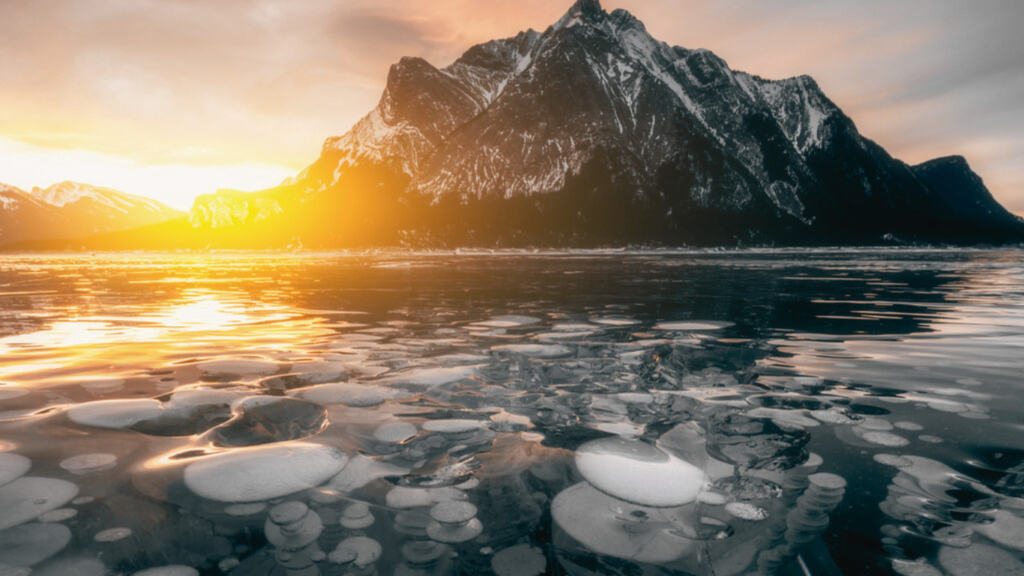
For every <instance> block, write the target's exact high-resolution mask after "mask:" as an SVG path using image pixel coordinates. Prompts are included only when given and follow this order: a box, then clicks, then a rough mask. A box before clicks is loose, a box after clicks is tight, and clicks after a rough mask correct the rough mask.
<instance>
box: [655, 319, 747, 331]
mask: <svg viewBox="0 0 1024 576" xmlns="http://www.w3.org/2000/svg"><path fill="white" fill-rule="evenodd" d="M735 325H736V323H735V322H719V321H714V320H707V321H680V322H662V323H661V324H658V325H656V326H655V327H654V329H655V330H673V331H679V332H704V331H708V330H721V329H723V328H729V327H730V326H735Z"/></svg>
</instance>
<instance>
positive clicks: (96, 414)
mask: <svg viewBox="0 0 1024 576" xmlns="http://www.w3.org/2000/svg"><path fill="white" fill-rule="evenodd" d="M163 410H164V409H163V406H162V405H161V404H160V402H157V401H156V400H148V399H146V400H144V399H134V400H99V401H97V402H86V403H84V404H78V405H77V406H73V407H71V408H70V409H69V410H68V412H67V414H68V419H69V420H71V421H72V422H74V423H75V424H81V425H82V426H92V427H94V428H106V429H108V430H117V429H120V428H128V427H129V426H133V425H135V424H138V423H139V422H142V421H144V420H152V419H154V418H157V417H159V416H160V415H161V414H163Z"/></svg>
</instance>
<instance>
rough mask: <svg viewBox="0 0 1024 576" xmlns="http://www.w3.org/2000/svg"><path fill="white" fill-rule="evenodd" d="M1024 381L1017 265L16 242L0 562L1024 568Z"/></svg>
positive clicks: (908, 253)
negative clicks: (284, 557)
mask: <svg viewBox="0 0 1024 576" xmlns="http://www.w3.org/2000/svg"><path fill="white" fill-rule="evenodd" d="M1022 377H1024V253H1022V252H1020V251H924V250H895V251H834V252H829V251H746V252H721V253H704V252H697V253H658V252H646V253H630V252H612V253H594V252H588V253H547V254H545V253H537V254H523V253H501V254H491V253H479V254H393V253H380V254H244V253H225V254H203V255H191V254H188V255H184V254H127V255H103V254H101V255H83V256H62V255H56V256H55V255H46V256H36V255H14V256H4V257H3V258H2V259H0V383H2V385H0V528H3V529H4V530H3V531H0V573H3V572H2V571H3V569H4V568H3V564H7V565H9V566H32V567H33V571H32V574H43V575H46V574H62V573H70V572H69V570H71V569H73V570H77V571H78V572H79V573H82V574H104V573H110V574H116V573H126V574H131V573H135V572H138V571H141V570H144V569H147V568H153V567H159V566H170V565H176V566H190V567H192V568H194V569H195V570H196V571H198V572H199V573H203V574H222V573H229V572H232V571H233V573H235V574H239V575H241V574H261V573H280V574H284V573H285V572H283V571H282V569H280V568H275V566H276V561H275V559H274V556H273V554H274V550H275V549H279V548H281V547H282V545H280V544H279V545H278V546H276V547H275V546H274V543H270V544H268V542H267V540H268V538H270V539H271V540H274V538H275V536H274V534H272V532H273V531H274V530H277V531H278V532H277V534H278V536H277V537H279V533H280V529H279V528H276V527H275V526H276V525H274V526H272V524H273V522H271V523H270V524H268V522H270V520H268V518H269V517H270V514H269V511H270V510H272V509H275V507H280V506H282V505H292V506H293V508H294V510H299V513H301V512H302V510H305V509H306V508H308V509H309V510H311V512H310V513H315V514H316V515H317V516H318V518H319V519H320V523H322V524H323V525H324V529H323V530H322V532H321V534H320V535H319V536H318V537H315V540H316V544H315V546H318V547H319V549H321V550H322V551H323V553H324V554H328V553H330V552H332V551H336V548H338V547H339V546H340V547H341V548H342V549H344V550H341V551H340V552H338V553H337V554H335V555H334V556H332V557H327V558H322V559H321V558H319V556H316V555H313V556H315V559H314V560H310V562H312V563H314V564H315V565H316V566H317V567H318V568H319V569H320V571H321V572H323V573H326V574H331V573H337V574H343V573H346V571H348V572H349V573H369V572H368V571H369V570H370V569H371V567H374V568H376V569H377V570H378V571H379V573H381V574H392V573H396V574H412V573H430V571H433V573H443V572H451V573H472V574H476V573H479V574H490V573H499V574H513V573H516V574H526V573H535V572H536V570H540V571H549V572H556V571H558V572H563V573H569V574H588V573H598V574H602V573H622V574H638V573H641V572H640V571H641V570H644V571H646V572H645V573H651V574H658V573H666V574H668V573H676V574H678V573H683V574H686V573H689V574H712V573H713V574H718V575H722V574H754V573H758V570H760V571H761V573H773V572H774V571H776V568H777V566H776V564H778V566H782V568H778V570H781V572H779V573H783V572H785V570H792V569H795V568H794V566H798V565H799V563H800V562H803V563H804V564H806V565H807V566H808V569H810V570H811V571H812V572H817V573H821V574H825V573H829V572H828V570H830V569H832V568H835V566H838V568H839V569H840V570H841V571H842V573H843V574H848V575H874V574H894V573H900V574H943V573H947V574H953V575H957V576H959V575H961V574H982V573H985V574H993V573H1005V574H1022V573H1024V563H1022V561H1021V558H1022V550H1024V520H1022V517H1024V433H1022V429H1021V428H1022V424H1024V397H1022V395H1021V385H1022ZM125 400H131V401H130V402H126V401H125ZM688 474H689V475H688ZM808 476H810V477H811V478H812V479H814V482H809V481H808V480H807V478H808ZM837 476H838V477H840V478H841V479H842V480H845V486H842V485H841V483H840V484H835V485H833V484H830V483H834V482H835V481H837V480H838V479H837V478H836V477H837ZM815 482H817V484H814V483H815ZM687 483H690V484H687ZM809 483H810V484H814V486H812V487H811V488H807V486H808V484H809ZM691 484H692V486H693V487H694V488H693V490H692V491H690V490H689V488H688V486H690V485H691ZM816 489H817V490H823V491H824V492H821V493H818V495H817V496H815V495H814V494H811V493H810V492H813V491H814V490H816ZM821 494H825V496H822V495H821ZM829 494H831V495H838V496H836V500H837V501H838V499H839V498H840V497H841V502H838V504H835V503H831V504H829V503H828V502H825V503H824V504H822V503H820V502H818V504H815V502H817V501H814V502H812V500H814V498H818V499H819V500H820V499H822V498H824V500H828V499H829V498H831V496H829ZM802 496H806V497H805V498H804V499H803V500H800V499H799V498H800V497H802ZM464 502H468V503H470V504H472V506H470V507H465V506H462V505H461V504H456V505H453V503H464ZM295 503H301V505H299V504H295ZM363 505H365V506H363ZM439 505H440V507H438V506H439ZM815 505H818V508H817V510H819V511H823V512H821V515H820V516H821V517H822V518H824V517H825V516H828V517H829V518H828V519H829V523H828V525H827V527H825V525H824V524H821V525H820V526H812V524H815V523H817V522H818V516H816V514H817V512H815V511H814V510H812V508H814V506H815ZM833 508H834V510H833ZM282 510H285V511H287V510H288V508H287V506H285V508H282ZM294 510H293V511H294ZM808 510H811V512H807V511H808ZM431 511H433V517H431ZM281 514H284V512H281ZM446 514H447V515H449V516H452V517H453V518H455V519H454V520H451V519H449V520H450V521H449V522H448V524H442V523H441V522H439V520H440V521H444V519H445V518H446V516H445V515H446ZM801 514H803V515H802V516H801ZM279 516H280V514H279ZM346 519H347V520H346ZM469 519H472V520H469ZM343 521H344V522H347V523H343ZM304 522H305V523H306V524H304V525H303V526H302V527H301V529H298V530H299V531H300V532H302V531H308V530H311V529H312V527H311V526H312V524H315V523H316V522H315V521H313V520H312V517H311V516H309V517H306V520H302V521H299V522H298V524H303V523H304ZM367 522H371V523H370V524H366V523H367ZM795 527H796V528H799V529H796V528H795ZM286 532H287V530H286ZM353 538H355V539H356V540H352V539H353ZM300 539H301V538H300ZM359 539H362V540H359ZM367 539H368V540H371V541H373V542H375V543H376V544H372V543H370V544H368V543H367ZM5 542H6V544H5ZM37 542H45V543H49V548H52V550H48V549H46V546H44V545H41V544H38V543H37ZM290 542H291V541H290ZM26 543H31V544H26ZM292 544H295V542H291V544H288V546H291V545H292ZM374 545H379V546H380V552H381V553H380V557H379V558H376V559H374V558H371V557H372V556H373V554H372V552H373V546H374ZM295 546H298V544H295ZM310 546H312V545H310V544H309V543H308V542H307V543H302V546H300V547H297V548H296V550H297V552H295V555H302V554H307V555H309V554H311V553H312V552H315V550H313V549H312V548H310ZM346 546H347V547H348V548H346ZM359 546H362V548H359V553H361V554H363V555H362V556H358V559H356V560H353V558H356V556H357V553H356V552H353V551H352V550H354V548H353V547H357V548H358V547H359ZM367 547H368V548H367ZM300 548H301V549H300ZM367 549H369V550H370V552H369V554H370V556H366V554H367V552H366V550H367ZM26 550H34V551H37V552H34V553H33V554H28V553H26ZM798 553H799V554H801V557H800V558H799V559H796V560H795V562H797V564H790V561H791V560H793V559H794V558H795V556H796V555H797V554H798ZM289 558H292V556H289ZM509 558H518V559H520V561H516V562H511V563H510V562H508V560H509ZM278 560H281V559H280V558H278ZM292 561H295V560H294V559H293V560H292ZM830 562H834V564H835V566H831V567H830ZM787 565H788V567H786V566H787ZM69 567H70V568H69ZM11 570H16V569H15V568H11ZM273 570H278V572H273ZM531 570H532V571H533V572H531ZM998 570H1003V571H1004V572H998ZM11 573H27V572H25V571H24V570H22V571H21V572H14V571H12V572H11ZM181 573H182V574H186V573H192V572H187V571H185V572H181ZM832 573H834V572H832Z"/></svg>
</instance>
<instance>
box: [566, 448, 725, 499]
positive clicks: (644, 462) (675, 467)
mask: <svg viewBox="0 0 1024 576" xmlns="http://www.w3.org/2000/svg"><path fill="white" fill-rule="evenodd" d="M575 461H576V467H577V468H578V469H579V471H580V474H581V475H582V476H583V477H584V478H586V480H587V481H588V482H590V483H591V484H592V485H593V486H594V487H595V488H597V489H598V490H601V491H602V492H605V493H606V494H609V495H611V496H613V497H615V498H619V499H621V500H625V501H626V502H632V503H634V504H639V505H642V506H650V507H661V508H664V507H675V506H682V505H683V504H686V503H689V502H693V501H694V500H696V499H697V496H698V495H699V494H700V493H701V491H702V490H703V489H704V487H705V482H706V478H705V476H704V471H703V470H701V469H700V468H697V467H696V466H694V465H693V464H690V463H689V462H687V461H685V460H683V459H681V458H677V457H676V456H673V455H671V454H669V453H667V452H665V451H663V450H661V449H659V448H657V447H655V446H653V445H651V444H648V443H646V442H641V441H639V440H630V439H626V438H601V439H598V440H591V441H590V442H586V443H584V444H583V445H581V446H580V447H579V448H577V449H576V456H575Z"/></svg>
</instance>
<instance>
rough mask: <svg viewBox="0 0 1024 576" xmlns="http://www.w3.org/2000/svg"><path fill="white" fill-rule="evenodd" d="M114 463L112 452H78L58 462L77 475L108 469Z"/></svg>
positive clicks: (114, 457) (115, 457) (115, 462)
mask: <svg viewBox="0 0 1024 576" xmlns="http://www.w3.org/2000/svg"><path fill="white" fill-rule="evenodd" d="M116 465H117V456H114V455H113V454H79V455H78V456H72V457H71V458H66V459H64V460H62V461H61V463H60V467H61V468H63V469H65V470H67V471H68V472H71V473H72V474H78V475H81V474H90V473H92V472H99V471H101V470H109V469H110V468H113V467H114V466H116Z"/></svg>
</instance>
